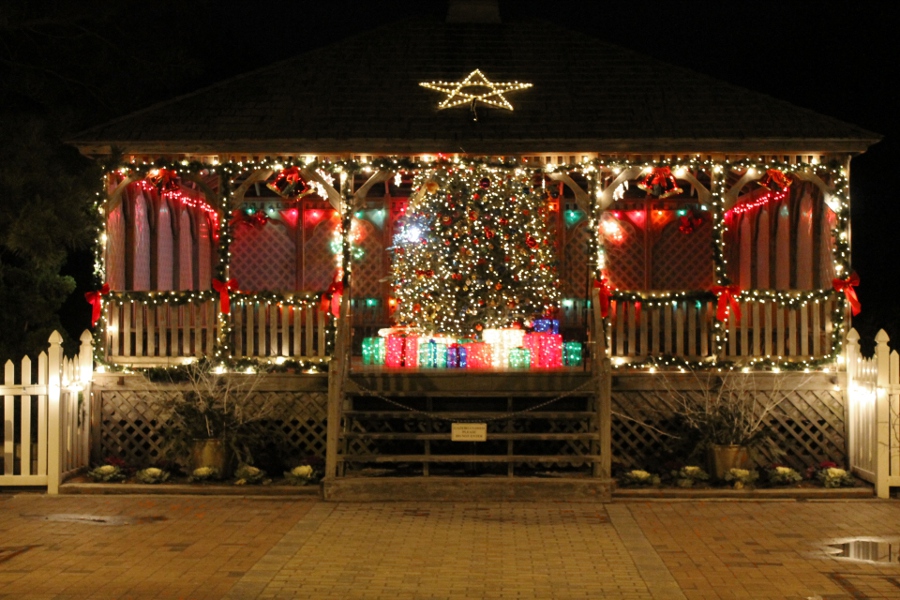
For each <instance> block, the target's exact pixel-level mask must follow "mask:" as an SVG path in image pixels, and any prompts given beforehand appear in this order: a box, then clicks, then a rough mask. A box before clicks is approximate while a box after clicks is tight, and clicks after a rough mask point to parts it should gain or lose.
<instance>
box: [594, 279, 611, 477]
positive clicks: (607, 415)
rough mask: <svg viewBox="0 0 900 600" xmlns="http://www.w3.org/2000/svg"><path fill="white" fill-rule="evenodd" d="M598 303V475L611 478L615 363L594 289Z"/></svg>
mask: <svg viewBox="0 0 900 600" xmlns="http://www.w3.org/2000/svg"><path fill="white" fill-rule="evenodd" d="M591 304H592V305H593V307H594V311H593V313H594V328H593V330H594V351H593V356H592V357H591V358H592V360H591V363H592V364H593V365H594V377H595V380H596V390H595V392H596V394H597V396H596V397H597V402H596V406H595V410H596V417H595V418H596V419H597V429H598V433H599V437H600V440H599V442H600V443H599V450H600V462H594V466H593V469H592V472H593V475H594V477H602V478H605V479H608V478H609V477H610V473H611V472H612V420H611V419H612V366H611V363H610V359H609V356H608V354H609V352H608V351H607V346H606V321H605V319H604V318H603V317H602V316H601V314H600V294H599V293H598V291H597V290H596V289H594V290H593V291H592V292H591Z"/></svg>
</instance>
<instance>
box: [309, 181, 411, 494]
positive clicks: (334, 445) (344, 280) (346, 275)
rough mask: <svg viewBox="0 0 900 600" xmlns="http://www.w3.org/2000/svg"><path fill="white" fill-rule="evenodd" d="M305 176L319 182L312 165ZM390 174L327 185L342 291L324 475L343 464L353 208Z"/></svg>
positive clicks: (335, 471)
mask: <svg viewBox="0 0 900 600" xmlns="http://www.w3.org/2000/svg"><path fill="white" fill-rule="evenodd" d="M301 173H302V174H303V176H304V177H307V178H308V179H312V180H315V181H319V182H322V183H324V182H323V181H322V178H321V177H320V176H319V174H318V173H316V172H315V171H313V170H311V169H302V170H301ZM392 176H393V173H392V172H390V171H381V170H379V171H376V172H375V173H374V174H373V175H372V176H371V177H369V179H368V180H367V181H366V182H365V183H364V184H363V185H362V186H360V188H359V189H358V190H356V192H354V191H353V182H354V177H355V173H354V172H352V171H350V172H342V173H341V182H340V187H341V190H340V193H337V192H335V193H333V194H332V192H331V188H330V186H326V189H328V190H329V192H328V200H329V202H331V204H332V206H334V207H335V208H336V209H337V210H338V211H339V213H340V215H341V233H342V235H341V284H342V287H343V290H342V291H343V293H342V296H341V312H340V318H339V319H338V320H337V323H336V324H335V342H334V357H333V358H332V360H331V363H330V364H329V368H328V426H327V437H326V445H325V476H326V477H338V476H340V475H342V474H343V468H342V466H339V465H338V442H339V440H340V436H341V421H342V419H343V416H342V415H343V407H344V390H345V389H346V383H347V378H348V377H349V375H350V366H351V365H350V361H351V354H350V348H351V343H352V339H351V334H352V332H353V322H352V319H353V315H352V312H351V301H352V297H353V276H352V271H353V264H352V260H353V253H352V247H351V234H350V230H351V228H352V225H353V213H354V211H355V210H356V209H357V208H358V207H360V206H362V205H363V204H364V203H365V199H366V195H367V194H368V193H369V190H370V189H371V188H372V186H374V185H376V184H377V183H379V182H383V181H385V180H386V179H389V178H390V177H392Z"/></svg>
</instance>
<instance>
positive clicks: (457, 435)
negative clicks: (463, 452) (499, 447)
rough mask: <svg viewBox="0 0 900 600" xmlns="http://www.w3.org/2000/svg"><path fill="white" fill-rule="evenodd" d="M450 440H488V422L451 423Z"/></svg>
mask: <svg viewBox="0 0 900 600" xmlns="http://www.w3.org/2000/svg"><path fill="white" fill-rule="evenodd" d="M450 440H451V441H453V442H486V441H487V423H451V424H450Z"/></svg>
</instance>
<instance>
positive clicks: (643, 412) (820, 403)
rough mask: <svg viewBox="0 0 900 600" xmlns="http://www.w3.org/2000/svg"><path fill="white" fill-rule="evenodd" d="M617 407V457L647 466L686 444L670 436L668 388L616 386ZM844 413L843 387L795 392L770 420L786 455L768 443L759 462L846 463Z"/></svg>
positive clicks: (614, 431)
mask: <svg viewBox="0 0 900 600" xmlns="http://www.w3.org/2000/svg"><path fill="white" fill-rule="evenodd" d="M612 410H613V420H612V444H613V460H614V461H615V462H616V463H619V464H621V465H622V466H623V467H625V468H645V467H647V466H648V465H649V464H652V463H654V462H656V461H658V459H659V457H662V456H667V455H671V454H673V453H678V452H679V446H682V445H684V443H685V441H684V440H682V439H678V438H673V437H671V436H669V435H666V434H667V433H668V432H675V429H674V423H675V413H674V410H673V406H672V404H671V401H670V400H668V399H667V398H666V392H664V391H649V390H648V391H615V390H614V391H613V394H612ZM843 414H844V408H843V397H842V394H841V392H833V391H830V390H796V391H793V392H791V394H790V395H789V396H788V397H787V398H786V399H785V400H784V401H783V402H781V404H780V405H779V406H778V407H777V408H776V410H775V411H773V413H772V414H771V419H770V421H769V431H770V435H771V439H772V441H773V442H774V444H775V446H776V447H778V448H779V449H781V450H782V451H783V452H784V453H785V456H780V457H779V456H774V455H772V454H771V453H770V452H769V450H768V449H767V448H765V447H764V446H763V447H761V448H759V449H758V452H757V456H756V457H755V458H756V461H757V463H758V466H765V465H767V464H771V463H773V462H780V463H782V464H786V465H788V466H791V467H793V468H795V469H797V470H798V471H801V472H802V471H803V470H805V469H806V468H807V467H809V466H810V465H813V464H816V463H819V462H822V461H824V460H831V461H834V462H837V463H838V464H842V463H845V462H846V460H847V457H846V450H845V433H844V417H843ZM684 451H685V449H684V448H682V449H681V452H682V454H683V452H684ZM686 451H690V448H687V449H686Z"/></svg>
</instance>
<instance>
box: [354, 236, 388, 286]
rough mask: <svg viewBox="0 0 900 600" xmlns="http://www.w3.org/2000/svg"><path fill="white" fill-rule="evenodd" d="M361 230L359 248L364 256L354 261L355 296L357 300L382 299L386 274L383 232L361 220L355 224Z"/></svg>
mask: <svg viewBox="0 0 900 600" xmlns="http://www.w3.org/2000/svg"><path fill="white" fill-rule="evenodd" d="M355 226H356V227H359V228H360V229H361V240H360V242H359V244H358V245H359V247H360V249H361V250H362V251H363V255H362V257H361V258H360V259H359V260H354V261H353V295H354V296H355V297H356V298H366V297H368V298H381V297H382V296H383V295H384V294H383V290H382V283H381V281H380V280H381V279H382V278H383V277H384V276H385V273H384V248H383V244H382V243H381V239H380V237H381V232H380V231H378V229H377V228H376V227H375V226H374V225H373V224H372V223H369V222H368V221H364V220H362V219H359V220H357V221H356V223H355Z"/></svg>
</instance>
